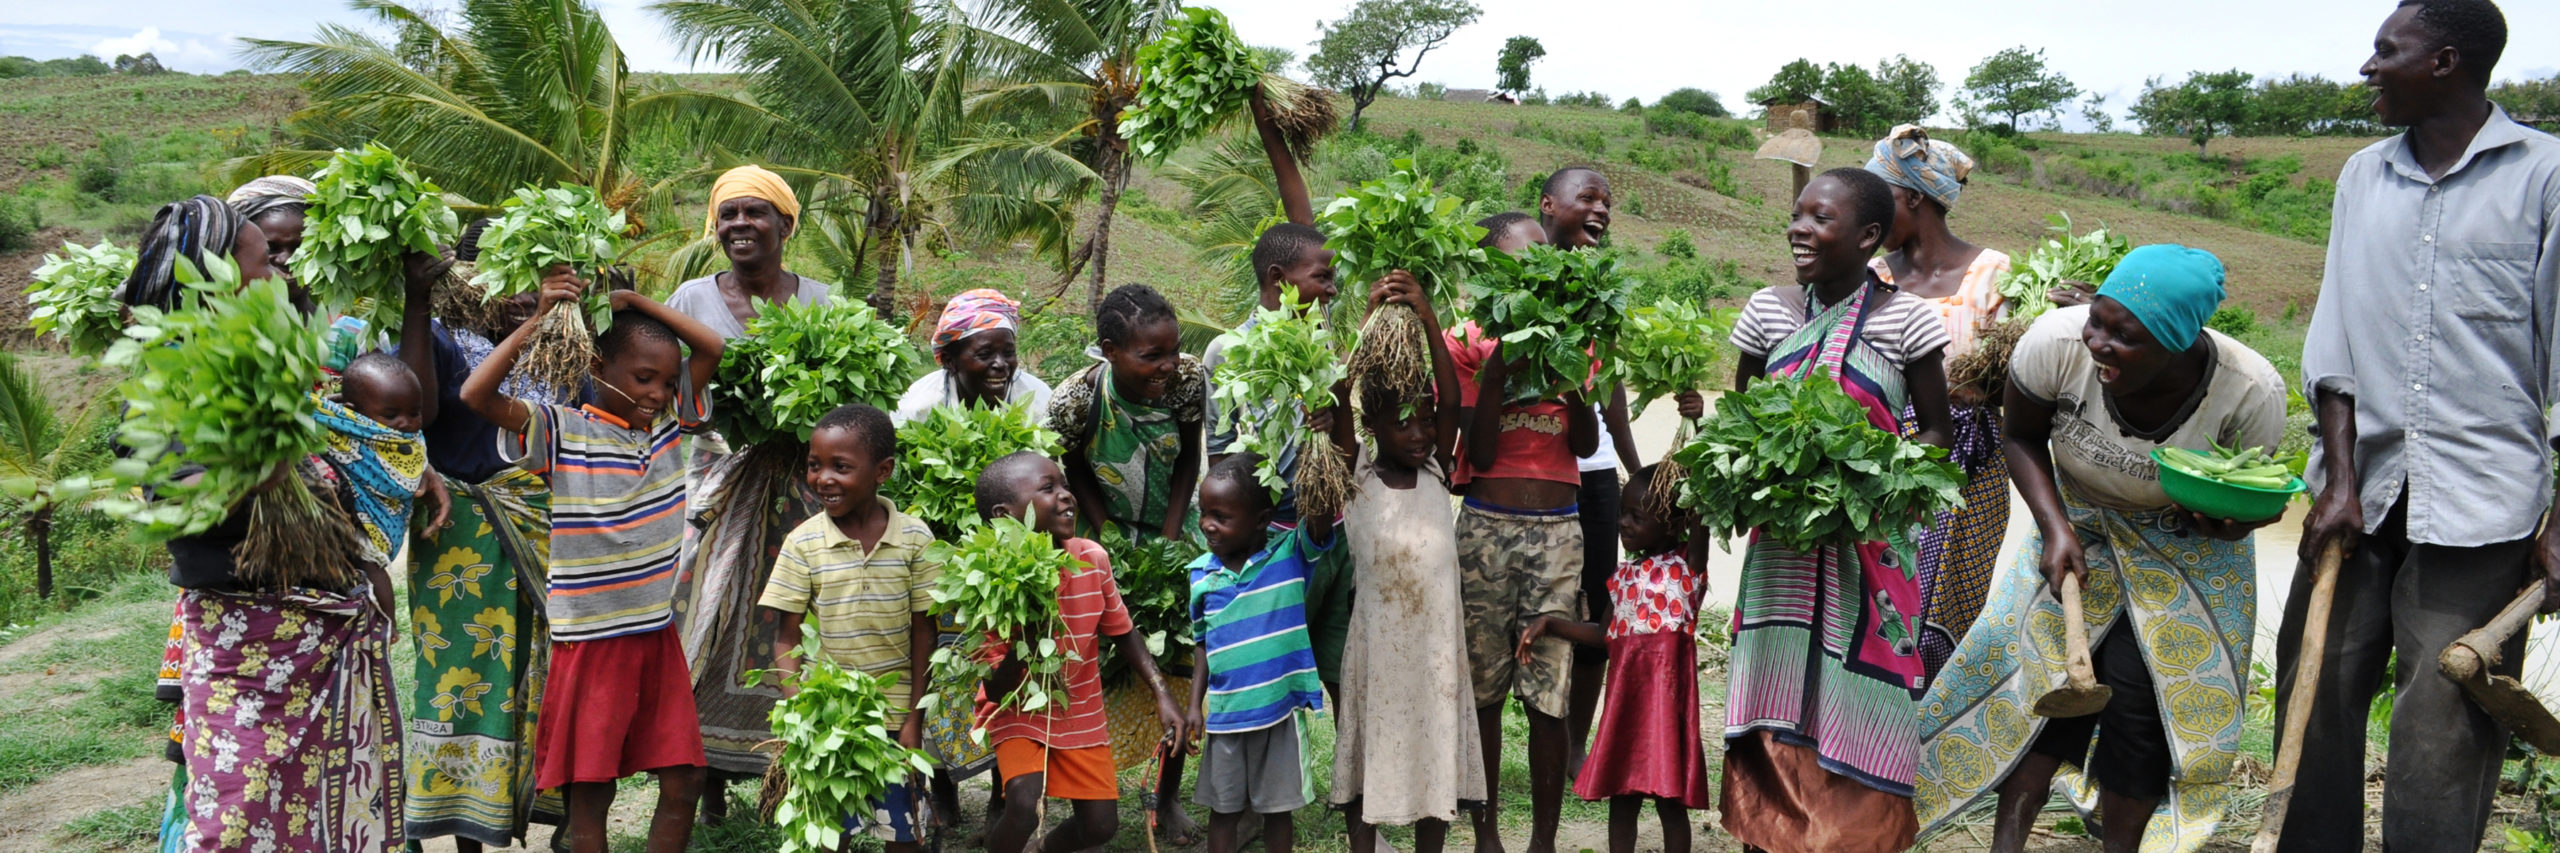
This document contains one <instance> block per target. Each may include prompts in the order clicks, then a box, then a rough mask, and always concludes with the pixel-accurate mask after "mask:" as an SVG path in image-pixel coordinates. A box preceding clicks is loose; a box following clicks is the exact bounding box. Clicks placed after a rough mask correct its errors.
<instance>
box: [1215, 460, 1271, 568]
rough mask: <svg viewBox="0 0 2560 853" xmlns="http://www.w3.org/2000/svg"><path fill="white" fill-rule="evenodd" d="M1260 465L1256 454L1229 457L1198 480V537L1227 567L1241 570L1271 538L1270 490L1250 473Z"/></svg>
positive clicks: (1260, 461)
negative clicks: (1202, 539) (1205, 541)
mask: <svg viewBox="0 0 2560 853" xmlns="http://www.w3.org/2000/svg"><path fill="white" fill-rule="evenodd" d="M1261 464H1262V457H1261V456H1260V455H1258V454H1253V453H1237V454H1233V455H1230V456H1227V457H1226V458H1224V459H1220V460H1218V464H1215V465H1211V466H1209V474H1208V476H1206V477H1203V478H1201V480H1200V535H1201V537H1202V538H1204V539H1207V540H1209V552H1210V553H1212V554H1216V555H1218V562H1219V563H1221V564H1224V565H1225V566H1227V567H1228V568H1242V567H1243V564H1244V562H1245V561H1246V560H1249V559H1252V558H1253V555H1254V554H1256V553H1258V552H1260V551H1261V550H1262V546H1263V545H1264V543H1266V542H1268V541H1270V538H1271V503H1272V501H1271V490H1270V489H1267V488H1264V487H1263V485H1262V481H1261V479H1260V478H1258V477H1255V476H1254V473H1253V469H1254V468H1255V467H1256V466H1259V465H1261Z"/></svg>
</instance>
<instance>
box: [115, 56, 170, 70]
mask: <svg viewBox="0 0 2560 853" xmlns="http://www.w3.org/2000/svg"><path fill="white" fill-rule="evenodd" d="M115 67H116V73H118V74H166V73H169V69H166V68H162V67H160V57H157V56H153V55H151V54H148V53H145V54H143V55H141V56H125V55H122V54H118V55H117V56H116V63H115Z"/></svg>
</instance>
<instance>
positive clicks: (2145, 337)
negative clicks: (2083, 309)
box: [2080, 296, 2177, 397]
mask: <svg viewBox="0 0 2560 853" xmlns="http://www.w3.org/2000/svg"><path fill="white" fill-rule="evenodd" d="M2080 343H2081V345H2082V346H2086V347H2088V348H2089V358H2090V360H2091V361H2094V362H2096V363H2097V365H2098V384H2099V385H2100V386H2102V387H2104V388H2106V389H2107V393H2109V394H2113V395H2116V396H2117V397H2124V396H2126V395H2130V394H2138V393H2142V392H2144V391H2148V390H2151V386H2152V384H2153V383H2156V382H2158V381H2159V380H2160V376H2161V374H2163V373H2166V372H2167V371H2168V370H2169V367H2170V366H2171V365H2172V364H2173V363H2175V362H2176V356H2177V353H2174V352H2170V351H2169V348H2168V347H2166V346H2163V345H2162V344H2161V343H2160V339H2159V338H2155V337H2152V335H2151V329H2150V328H2149V327H2147V326H2144V325H2142V318H2140V317H2136V316H2134V314H2133V311H2132V310H2131V309H2128V308H2126V307H2124V303H2122V302H2118V301H2116V300H2115V299H2114V298H2112V297H2106V296H2101V297H2098V298H2097V299H2095V300H2092V301H2090V303H2089V322H2088V323H2087V324H2086V325H2084V326H2082V327H2081V329H2080Z"/></svg>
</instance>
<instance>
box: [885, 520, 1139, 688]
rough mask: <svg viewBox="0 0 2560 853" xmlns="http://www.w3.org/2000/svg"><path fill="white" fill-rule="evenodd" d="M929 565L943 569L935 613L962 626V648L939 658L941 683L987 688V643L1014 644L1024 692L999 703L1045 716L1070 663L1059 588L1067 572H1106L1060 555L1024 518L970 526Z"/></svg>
mask: <svg viewBox="0 0 2560 853" xmlns="http://www.w3.org/2000/svg"><path fill="white" fill-rule="evenodd" d="M924 556H925V559H927V560H932V561H934V562H937V563H940V564H942V578H941V580H940V581H939V582H937V583H936V584H935V586H934V588H933V612H934V614H935V615H937V616H947V617H950V618H951V620H952V621H954V622H957V623H958V624H959V626H960V641H959V642H957V643H953V644H951V645H950V646H946V647H944V648H941V649H937V650H935V651H934V653H933V668H934V678H935V679H936V680H952V681H958V682H959V683H962V684H975V683H979V682H982V681H985V680H986V679H987V677H988V676H990V675H993V674H994V673H995V668H994V667H993V666H990V665H988V664H987V663H985V662H983V661H981V660H980V659H979V650H980V649H981V648H982V647H983V644H985V643H986V642H987V641H988V640H987V638H988V637H991V636H992V637H998V638H1002V639H1000V640H998V642H1006V643H1010V644H1011V646H1012V648H1011V649H1010V650H1009V651H1010V655H1009V657H1011V658H1012V659H1013V660H1017V661H1021V662H1022V663H1023V678H1022V686H1020V687H1018V688H1016V689H1015V690H1014V691H1013V692H1012V693H1011V694H1008V695H1005V696H1001V697H997V698H996V704H999V705H1012V706H1014V707H1016V708H1020V709H1021V710H1024V711H1038V710H1040V709H1042V708H1046V707H1048V706H1049V703H1050V701H1051V700H1050V696H1049V694H1050V693H1051V692H1053V691H1054V690H1056V689H1057V684H1058V681H1057V679H1058V675H1059V671H1060V669H1062V668H1063V667H1065V666H1066V664H1067V661H1068V660H1069V659H1070V655H1069V653H1068V650H1067V649H1065V648H1062V647H1060V646H1059V645H1058V643H1057V640H1056V634H1057V632H1058V627H1059V622H1058V581H1059V579H1060V578H1062V577H1064V576H1065V574H1064V573H1065V572H1068V571H1100V569H1094V568H1089V567H1084V566H1081V565H1079V564H1078V563H1077V562H1076V559H1075V558H1074V557H1072V556H1069V555H1068V554H1067V552H1066V551H1064V550H1061V549H1059V548H1058V544H1057V542H1056V541H1055V540H1054V539H1052V538H1050V536H1049V534H1048V533H1047V532H1045V531H1041V530H1037V529H1034V528H1032V526H1031V525H1030V523H1029V522H1026V521H1023V520H1022V519H1018V518H998V519H995V520H993V521H989V522H987V523H984V524H980V525H977V526H975V527H971V528H969V529H968V531H967V532H966V533H964V534H962V535H961V536H960V538H958V539H957V540H948V539H946V540H942V541H939V542H935V543H933V547H931V548H928V549H926V550H925V555H924Z"/></svg>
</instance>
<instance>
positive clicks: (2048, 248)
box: [1999, 213, 2133, 322]
mask: <svg viewBox="0 0 2560 853" xmlns="http://www.w3.org/2000/svg"><path fill="white" fill-rule="evenodd" d="M2045 223H2046V225H2045V230H2047V231H2051V232H2053V234H2054V236H2052V237H2050V238H2047V239H2046V240H2045V241H2044V244H2043V245H2041V246H2037V247H2036V249H2035V251H2032V252H2028V253H2027V256H2026V258H2025V259H2024V260H2023V261H2022V262H2020V263H2018V264H2016V265H2014V266H2011V267H2010V268H2009V274H2008V275H2006V276H2002V277H2001V278H2000V285H1999V287H2000V296H2001V298H2002V299H2005V300H2007V301H2008V302H2009V319H2010V320H2011V321H2013V322H2015V321H2030V320H2034V319H2035V318H2036V316H2037V315H2040V314H2043V313H2044V312H2046V311H2050V310H2053V299H2052V298H2051V297H2049V296H2047V295H2046V294H2047V293H2049V292H2051V291H2054V290H2058V289H2061V288H2063V287H2066V286H2068V285H2067V284H2066V282H2082V283H2086V284H2091V285H2095V284H2101V283H2104V282H2105V281H2106V280H2107V274H2108V273H2111V272H2114V271H2115V268H2116V262H2118V261H2122V260H2124V256H2125V255H2126V254H2128V253H2130V252H2132V251H2133V241H2132V240H2128V239H2126V238H2125V236H2124V235H2122V234H2114V233H2109V232H2108V231H2107V228H2106V226H2105V225H2104V224H2101V225H2099V226H2098V230H2095V231H2091V232H2089V233H2087V234H2081V235H2078V236H2073V235H2072V232H2071V215H2070V214H2068V213H2057V214H2054V215H2052V216H2047V217H2045Z"/></svg>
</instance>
